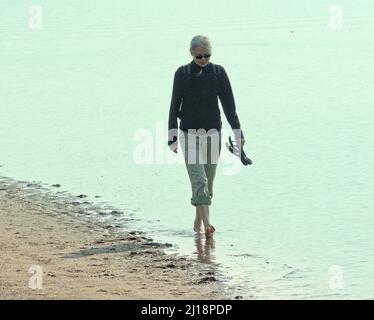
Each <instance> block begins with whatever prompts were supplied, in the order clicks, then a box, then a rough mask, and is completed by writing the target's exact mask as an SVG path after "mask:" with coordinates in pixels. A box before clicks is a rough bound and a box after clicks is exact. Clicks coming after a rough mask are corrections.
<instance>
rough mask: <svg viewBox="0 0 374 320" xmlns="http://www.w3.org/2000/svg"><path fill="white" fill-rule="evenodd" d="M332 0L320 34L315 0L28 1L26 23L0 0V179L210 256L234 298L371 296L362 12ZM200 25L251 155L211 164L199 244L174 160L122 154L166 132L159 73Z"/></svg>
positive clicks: (370, 126) (371, 129) (369, 24)
mask: <svg viewBox="0 0 374 320" xmlns="http://www.w3.org/2000/svg"><path fill="white" fill-rule="evenodd" d="M340 3H341V5H342V8H343V10H344V20H343V28H342V29H340V30H336V31H333V30H331V29H329V25H328V23H329V19H330V15H329V7H330V2H329V1H313V3H310V4H301V3H300V2H298V1H275V0H274V1H254V2H251V3H250V5H249V4H248V1H235V5H233V6H232V7H227V5H224V2H217V1H214V4H213V1H205V2H201V1H192V2H188V3H184V4H180V3H177V2H175V1H171V0H168V1H163V5H162V8H160V5H159V4H156V3H155V2H154V1H153V2H152V1H142V2H138V3H133V2H132V3H131V4H129V3H127V2H123V1H119V0H118V1H113V0H112V1H105V2H104V1H97V2H96V3H95V4H90V6H89V7H87V5H78V4H76V2H73V1H64V2H63V3H53V4H52V3H47V2H46V3H45V4H44V5H43V2H42V3H41V4H42V6H43V10H44V11H43V13H44V20H43V22H44V23H43V29H42V30H40V31H37V30H30V29H29V28H28V24H27V21H28V18H29V14H28V6H29V2H28V1H17V4H15V3H13V2H11V1H2V3H1V5H0V9H1V10H0V18H1V19H0V21H1V22H0V70H1V71H0V95H1V101H0V118H1V126H0V136H1V139H0V150H1V153H0V164H1V165H3V166H4V167H0V174H1V175H7V176H11V177H13V178H18V179H22V180H30V181H31V180H37V181H43V182H46V183H50V184H54V183H60V184H61V185H62V188H61V189H63V190H68V191H70V192H73V193H76V194H77V195H78V194H81V193H84V194H87V195H89V196H90V197H89V198H90V199H95V201H103V202H107V203H111V204H113V206H116V207H119V208H122V209H124V210H126V211H127V212H129V213H131V214H134V215H135V216H136V217H137V218H138V219H139V220H138V222H137V223H138V227H139V228H141V229H143V230H146V231H148V232H149V233H150V234H151V235H152V236H153V237H154V238H155V239H156V240H160V241H166V242H171V243H175V244H176V246H175V247H174V248H172V249H170V250H171V251H172V250H174V251H175V250H177V252H180V253H181V254H188V255H190V256H192V257H194V258H196V259H200V260H201V262H202V263H206V264H213V265H216V266H217V267H218V268H219V270H220V272H221V277H222V279H224V280H226V281H227V287H228V289H230V290H231V291H230V292H233V295H234V296H235V295H240V296H242V297H244V298H265V299H269V298H280V299H286V298H296V299H303V298H326V299H330V298H349V299H355V298H365V299H370V298H374V275H373V272H372V271H373V267H372V266H373V263H374V252H373V232H372V230H373V228H374V217H373V214H372V213H373V209H374V201H373V200H372V199H373V197H372V190H373V189H374V179H373V166H372V159H373V155H374V145H373V139H372V137H373V136H374V120H373V119H374V117H373V116H374V114H373V111H372V105H373V102H374V96H373V93H372V89H371V84H372V83H373V81H374V72H373V67H372V66H373V65H374V46H373V42H372V41H373V40H372V34H373V31H374V19H373V18H372V17H373V11H374V7H372V6H370V5H371V2H369V1H366V0H360V1H355V2H354V3H352V2H348V1H341V2H340ZM156 9H157V10H156ZM207 10H209V11H208V12H209V13H211V14H210V15H209V16H207V17H206V18H201V14H196V13H197V12H204V14H205V13H206V12H207ZM200 33H203V34H207V35H208V36H209V37H210V38H211V40H212V43H213V56H212V62H214V63H218V64H221V65H223V66H224V67H225V69H226V71H227V73H228V75H229V77H230V80H231V84H232V86H233V90H234V94H235V100H236V103H237V110H238V114H239V117H240V120H241V123H242V127H243V130H244V133H245V136H246V138H247V143H246V152H247V154H248V155H249V156H250V157H251V158H252V159H253V161H254V164H253V166H251V167H240V169H241V170H240V173H239V174H233V175H227V174H225V173H227V169H228V168H229V166H228V165H227V164H225V163H222V164H220V165H219V168H218V170H217V177H216V181H215V185H214V198H213V204H212V206H211V212H212V213H211V216H212V219H213V221H214V224H215V226H216V229H217V232H216V234H215V238H214V243H208V244H207V243H206V242H205V240H204V239H199V238H195V237H194V235H193V232H192V223H193V217H194V208H193V207H192V206H191V205H190V203H189V199H190V185H189V181H188V176H187V172H186V170H185V168H184V166H183V165H171V164H169V165H168V164H157V162H156V161H157V159H161V160H162V159H163V156H162V153H163V152H164V151H165V150H164V149H163V147H164V146H162V145H161V146H159V145H157V142H156V141H155V140H154V141H153V142H154V149H153V152H154V153H153V155H154V157H155V158H154V161H153V162H152V163H150V164H147V165H139V164H136V163H134V158H133V152H134V150H135V148H136V146H137V144H138V142H137V141H135V139H134V135H135V133H136V132H137V130H138V129H148V130H150V132H151V133H152V134H153V135H152V136H153V137H154V138H156V137H157V134H158V133H157V132H158V131H157V128H158V126H161V127H163V128H164V127H166V124H167V117H168V110H169V104H170V96H171V85H172V77H173V73H174V71H175V70H176V68H177V67H178V66H180V65H182V64H185V63H188V62H189V61H190V57H189V55H188V42H189V41H190V39H191V37H192V36H193V35H195V34H200ZM222 115H223V113H222ZM223 119H224V118H223ZM224 127H225V128H228V124H227V122H226V121H225V119H224ZM163 140H164V139H163V137H162V133H161V143H163ZM166 151H167V150H166ZM157 152H159V154H158V155H159V156H160V155H161V158H157ZM223 152H224V154H225V155H224V156H225V157H226V158H225V159H226V160H227V159H230V154H228V152H227V150H223ZM167 154H169V153H167ZM231 160H232V161H233V159H231ZM234 160H236V159H234ZM225 168H226V171H225ZM95 195H99V196H100V198H94V196H95ZM124 227H125V226H124ZM330 268H332V269H330ZM330 271H331V273H330ZM334 280H336V281H335V282H334Z"/></svg>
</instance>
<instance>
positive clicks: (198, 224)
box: [193, 206, 204, 233]
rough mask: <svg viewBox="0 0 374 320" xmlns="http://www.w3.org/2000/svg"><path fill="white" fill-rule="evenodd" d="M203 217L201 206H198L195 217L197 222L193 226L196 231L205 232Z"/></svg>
mask: <svg viewBox="0 0 374 320" xmlns="http://www.w3.org/2000/svg"><path fill="white" fill-rule="evenodd" d="M202 222H203V220H202V218H201V206H196V217H195V222H194V226H193V230H194V231H195V232H196V233H204V231H203V229H202Z"/></svg>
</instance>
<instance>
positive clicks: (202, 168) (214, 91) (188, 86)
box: [168, 35, 245, 238]
mask: <svg viewBox="0 0 374 320" xmlns="http://www.w3.org/2000/svg"><path fill="white" fill-rule="evenodd" d="M190 53H191V55H192V57H193V60H192V61H191V62H190V63H189V64H187V65H184V66H181V67H179V68H178V70H177V71H176V72H175V74H174V82H173V91H172V97H171V104H170V110H169V141H168V145H169V148H170V149H171V150H172V151H173V152H175V153H177V149H178V139H179V141H180V144H181V149H182V152H183V155H184V159H185V163H186V168H187V172H188V176H189V179H190V183H191V189H192V197H191V204H192V205H193V206H195V207H196V216H195V222H194V227H193V229H194V231H195V232H197V233H203V232H205V236H206V237H207V238H210V237H212V235H213V233H214V231H215V228H214V226H213V225H212V224H211V223H210V217H209V206H210V205H211V203H212V197H213V181H214V177H215V174H216V169H217V162H218V159H219V156H220V153H221V129H222V121H221V115H220V110H219V106H218V98H219V100H220V101H221V105H222V107H223V111H224V113H225V116H226V119H227V121H228V122H229V124H230V126H231V128H232V129H233V131H234V135H235V140H236V142H237V144H238V146H241V147H242V146H243V145H244V142H245V140H244V135H243V132H242V130H241V128H240V122H239V118H238V115H237V113H236V107H235V101H234V96H233V93H232V88H231V84H230V81H229V78H228V76H227V74H226V71H225V69H224V68H223V67H222V66H220V65H218V64H214V63H212V62H210V57H211V55H212V46H211V43H210V40H209V39H208V38H207V37H205V36H202V35H198V36H195V37H193V38H192V40H191V44H190ZM177 118H180V126H179V127H180V130H179V131H178V121H177ZM202 223H203V224H204V230H202V229H201V228H202Z"/></svg>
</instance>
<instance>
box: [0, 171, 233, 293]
mask: <svg viewBox="0 0 374 320" xmlns="http://www.w3.org/2000/svg"><path fill="white" fill-rule="evenodd" d="M53 186H56V187H57V188H58V187H60V185H53ZM83 198H85V195H79V196H72V195H70V194H67V193H66V192H56V191H54V190H51V189H50V188H45V187H42V186H41V184H40V183H38V182H37V183H34V182H28V181H17V180H14V179H12V178H9V177H4V176H1V175H0V247H1V250H0V267H1V274H0V300H4V299H12V300H13V299H64V300H65V299H68V300H70V299H78V300H81V299H125V300H132V299H139V300H142V299H149V300H155V299H158V300H169V299H178V300H179V299H182V300H183V299H199V300H221V299H227V297H226V296H225V294H224V287H223V283H222V282H221V281H219V280H217V279H216V270H215V269H214V267H213V266H212V267H211V268H208V269H207V266H206V265H204V266H202V265H201V264H199V263H198V262H197V261H194V260H192V259H190V258H187V257H183V256H179V255H178V254H170V253H168V254H166V253H165V252H164V250H163V249H165V248H168V247H170V246H172V245H171V244H167V243H157V242H154V241H153V240H152V239H151V238H148V237H147V235H146V233H144V232H142V231H137V230H126V231H123V229H122V230H120V229H119V226H120V224H119V223H121V227H122V228H123V227H124V225H126V221H127V222H129V221H130V220H131V217H130V216H128V215H126V213H125V212H123V211H121V210H114V209H113V208H109V209H108V208H105V207H103V206H99V205H97V204H94V203H93V202H90V201H84V199H83ZM108 214H110V215H115V216H116V217H118V218H116V219H115V220H116V223H117V224H113V223H108V222H105V220H103V221H99V220H98V219H95V218H93V216H97V217H105V216H106V215H108ZM35 265H36V266H38V268H39V267H40V268H41V269H40V270H41V273H42V278H41V279H42V281H41V283H42V289H31V288H29V280H30V277H32V273H29V268H30V267H31V266H35ZM217 272H218V271H217Z"/></svg>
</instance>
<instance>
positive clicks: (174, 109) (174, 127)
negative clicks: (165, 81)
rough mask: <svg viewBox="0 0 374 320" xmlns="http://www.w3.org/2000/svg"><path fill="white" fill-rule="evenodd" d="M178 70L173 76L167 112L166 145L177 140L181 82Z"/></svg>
mask: <svg viewBox="0 0 374 320" xmlns="http://www.w3.org/2000/svg"><path fill="white" fill-rule="evenodd" d="M179 71H180V70H179V69H178V70H177V71H176V72H175V74H174V81H173V91H172V95H171V103H170V110H169V126H168V127H169V134H168V145H171V144H172V143H174V142H175V141H176V140H177V136H176V132H177V131H178V113H179V108H180V105H181V103H182V91H183V88H182V80H181V76H180V72H179Z"/></svg>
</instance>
